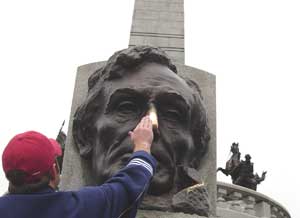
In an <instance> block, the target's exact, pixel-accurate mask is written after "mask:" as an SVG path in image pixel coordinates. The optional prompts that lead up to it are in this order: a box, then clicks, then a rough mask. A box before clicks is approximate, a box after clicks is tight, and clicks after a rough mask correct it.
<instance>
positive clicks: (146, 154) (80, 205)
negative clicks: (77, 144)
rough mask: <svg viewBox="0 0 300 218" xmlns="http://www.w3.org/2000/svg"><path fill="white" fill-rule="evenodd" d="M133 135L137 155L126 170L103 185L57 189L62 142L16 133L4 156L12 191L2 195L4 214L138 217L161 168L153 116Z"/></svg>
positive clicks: (42, 217)
mask: <svg viewBox="0 0 300 218" xmlns="http://www.w3.org/2000/svg"><path fill="white" fill-rule="evenodd" d="M129 134H130V136H131V139H132V141H133V146H134V147H133V154H132V155H131V157H130V158H129V161H128V163H127V165H126V166H125V167H124V168H123V169H121V170H120V171H119V172H118V173H116V174H115V175H114V176H113V177H112V178H110V179H109V180H108V181H107V182H106V183H105V184H103V185H101V186H93V187H84V188H82V189H80V190H78V191H68V192H61V191H55V190H56V189H57V186H58V184H59V168H58V164H57V161H56V157H57V156H59V155H61V149H59V147H57V146H59V145H58V144H57V143H55V142H53V141H52V139H48V138H47V137H46V136H44V135H43V134H41V133H38V132H35V131H29V132H25V133H21V134H18V135H16V136H15V137H13V138H12V139H11V140H10V142H9V143H8V145H7V146H6V148H5V149H4V152H3V155H2V166H3V170H4V172H5V175H6V177H7V179H8V180H9V188H8V191H9V193H8V194H7V195H5V196H3V197H1V198H0V217H6V218H18V217H22V218H29V217H30V218H35V217H36V218H50V217H51V218H53V217H63V218H68V217H72V218H81V217H89V218H93V217H95V218H96V217H103V218H114V217H116V218H119V217H122V216H123V215H126V217H131V218H133V217H135V215H136V212H137V207H138V205H139V203H140V202H141V200H142V196H143V194H144V193H145V192H146V191H147V189H148V186H149V182H150V180H151V178H152V176H153V173H154V170H155V167H156V160H155V159H154V157H153V156H152V155H151V154H150V148H151V144H152V140H153V132H152V122H151V120H150V118H149V116H145V117H143V118H142V120H141V121H140V123H139V124H138V125H137V126H136V128H135V129H134V130H133V131H130V132H129Z"/></svg>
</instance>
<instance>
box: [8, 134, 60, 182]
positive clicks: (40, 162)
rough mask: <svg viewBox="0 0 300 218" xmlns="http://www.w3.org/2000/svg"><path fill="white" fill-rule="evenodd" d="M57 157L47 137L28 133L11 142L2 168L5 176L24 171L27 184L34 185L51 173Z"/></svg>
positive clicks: (19, 135)
mask: <svg viewBox="0 0 300 218" xmlns="http://www.w3.org/2000/svg"><path fill="white" fill-rule="evenodd" d="M55 157H56V152H55V148H54V146H53V145H52V143H51V141H50V140H49V139H48V138H47V137H46V136H44V135H43V134H41V133H39V132H35V131H28V132H24V133H21V134H18V135H16V136H15V137H13V138H12V139H11V140H10V141H9V143H8V144H7V146H6V148H5V149H4V151H3V154H2V166H3V170H4V172H5V174H7V173H8V172H9V171H11V170H22V171H23V172H25V173H26V175H27V176H26V178H25V182H26V183H34V182H36V181H39V180H40V179H41V178H42V176H43V175H45V173H47V172H49V171H51V167H52V165H53V163H54V162H55Z"/></svg>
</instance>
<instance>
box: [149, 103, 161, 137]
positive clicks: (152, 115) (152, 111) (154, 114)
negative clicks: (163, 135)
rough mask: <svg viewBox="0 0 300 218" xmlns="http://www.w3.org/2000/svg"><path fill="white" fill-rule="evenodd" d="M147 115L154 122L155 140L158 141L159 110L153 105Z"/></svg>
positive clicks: (150, 105) (151, 104)
mask: <svg viewBox="0 0 300 218" xmlns="http://www.w3.org/2000/svg"><path fill="white" fill-rule="evenodd" d="M147 114H148V115H149V116H150V119H151V122H152V129H153V134H154V140H157V138H158V136H159V129H158V117H157V110H156V107H155V105H154V104H153V103H150V104H149V109H148V112H147Z"/></svg>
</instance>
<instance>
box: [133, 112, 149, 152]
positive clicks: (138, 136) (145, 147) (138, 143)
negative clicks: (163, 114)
mask: <svg viewBox="0 0 300 218" xmlns="http://www.w3.org/2000/svg"><path fill="white" fill-rule="evenodd" d="M129 135H130V138H131V140H132V141H133V144H134V152H135V151H140V150H142V151H146V152H148V153H150V148H151V144H152V141H153V131H152V122H151V120H150V118H149V116H148V115H147V116H145V117H143V118H142V120H141V121H140V122H139V124H138V125H137V126H136V127H135V129H134V130H133V131H130V132H129Z"/></svg>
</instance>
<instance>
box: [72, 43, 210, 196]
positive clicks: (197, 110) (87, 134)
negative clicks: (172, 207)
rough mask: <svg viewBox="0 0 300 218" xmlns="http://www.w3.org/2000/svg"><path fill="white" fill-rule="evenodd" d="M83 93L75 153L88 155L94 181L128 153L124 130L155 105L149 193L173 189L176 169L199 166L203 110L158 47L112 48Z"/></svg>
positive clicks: (205, 135) (205, 137) (205, 133)
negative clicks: (154, 165) (153, 171)
mask: <svg viewBox="0 0 300 218" xmlns="http://www.w3.org/2000/svg"><path fill="white" fill-rule="evenodd" d="M88 88H89V89H88V95H87V98H86V99H85V101H84V102H83V103H82V105H81V106H80V107H78V109H77V111H76V113H75V115H74V120H73V137H74V140H75V143H76V145H77V146H78V148H79V152H80V155H81V156H82V157H85V158H90V159H91V163H92V172H93V175H94V176H95V177H96V178H97V182H98V183H103V182H105V180H106V179H108V178H109V177H111V176H112V175H113V174H114V173H115V172H116V171H117V170H118V169H120V168H121V167H123V166H124V165H125V164H126V162H127V160H128V158H129V157H130V155H131V153H132V151H133V146H132V143H131V141H130V137H129V136H128V132H129V131H130V130H132V129H134V128H135V126H136V125H137V124H138V122H139V121H140V119H141V118H142V117H143V116H144V115H145V114H147V113H148V111H149V109H150V105H151V107H153V105H154V107H155V109H156V111H157V116H158V131H157V132H155V135H154V141H153V144H152V147H151V153H152V155H153V156H154V157H155V158H156V159H157V161H158V167H157V171H156V174H155V176H154V178H153V180H152V183H151V186H150V193H151V194H156V195H159V194H163V193H166V192H168V191H170V190H171V189H172V188H174V184H176V183H177V182H178V181H177V180H178V177H179V172H178V171H179V167H191V168H195V169H198V168H199V167H200V162H201V159H202V157H203V155H204V154H205V153H206V151H207V146H208V142H209V139H210V135H209V128H208V124H207V116H206V110H205V108H204V105H203V99H202V96H201V92H200V89H199V87H198V86H197V84H196V83H195V82H193V81H192V80H189V79H184V78H182V77H180V76H179V75H177V69H176V67H175V65H173V64H172V62H171V60H170V59H169V58H168V57H167V56H166V53H165V52H163V51H162V50H160V49H158V48H154V47H149V46H136V47H130V48H128V49H125V50H121V51H119V52H116V53H115V54H114V55H113V56H112V57H111V58H110V59H109V60H108V61H107V63H106V65H105V66H104V67H103V68H101V69H99V70H97V71H96V72H94V74H93V75H92V76H91V77H90V78H89V81H88Z"/></svg>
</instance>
